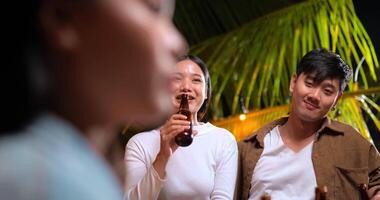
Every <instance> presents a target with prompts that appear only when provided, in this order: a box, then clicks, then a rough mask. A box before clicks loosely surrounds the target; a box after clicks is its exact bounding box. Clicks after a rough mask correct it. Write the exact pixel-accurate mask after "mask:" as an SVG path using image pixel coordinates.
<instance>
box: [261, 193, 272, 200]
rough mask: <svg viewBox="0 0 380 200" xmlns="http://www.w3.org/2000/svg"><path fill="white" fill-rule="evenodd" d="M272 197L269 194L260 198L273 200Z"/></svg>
mask: <svg viewBox="0 0 380 200" xmlns="http://www.w3.org/2000/svg"><path fill="white" fill-rule="evenodd" d="M271 199H272V198H271V197H270V196H269V195H268V194H264V195H263V196H261V198H260V200H271Z"/></svg>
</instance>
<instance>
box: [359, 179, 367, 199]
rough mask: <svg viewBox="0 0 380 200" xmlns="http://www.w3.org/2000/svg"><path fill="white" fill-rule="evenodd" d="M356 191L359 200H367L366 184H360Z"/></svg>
mask: <svg viewBox="0 0 380 200" xmlns="http://www.w3.org/2000/svg"><path fill="white" fill-rule="evenodd" d="M358 189H359V196H360V200H369V196H368V194H367V190H368V187H367V184H364V183H363V184H360V185H359V186H358Z"/></svg>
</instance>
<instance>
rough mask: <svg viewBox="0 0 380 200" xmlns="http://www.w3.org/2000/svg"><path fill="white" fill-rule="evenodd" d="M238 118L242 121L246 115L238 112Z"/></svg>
mask: <svg viewBox="0 0 380 200" xmlns="http://www.w3.org/2000/svg"><path fill="white" fill-rule="evenodd" d="M239 119H240V120H241V121H244V120H245V119H247V116H246V115H245V114H240V116H239Z"/></svg>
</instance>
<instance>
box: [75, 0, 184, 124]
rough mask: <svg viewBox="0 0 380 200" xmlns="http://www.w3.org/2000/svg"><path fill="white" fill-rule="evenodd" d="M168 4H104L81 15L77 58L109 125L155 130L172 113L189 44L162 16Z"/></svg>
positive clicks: (106, 0)
mask: <svg viewBox="0 0 380 200" xmlns="http://www.w3.org/2000/svg"><path fill="white" fill-rule="evenodd" d="M167 3H170V1H157V2H146V1H144V0H103V1H95V3H94V4H93V5H89V6H87V7H86V8H85V9H82V10H80V12H78V13H76V14H77V16H76V19H74V26H75V29H74V30H75V33H76V34H77V36H78V44H77V46H76V48H75V49H74V50H73V53H72V56H73V57H75V60H76V61H75V62H76V63H77V66H79V67H80V69H79V70H78V71H80V72H79V73H80V74H82V75H83V77H80V78H81V79H82V80H81V81H82V86H81V87H82V88H83V92H84V93H86V95H88V98H89V99H90V100H91V101H92V103H93V104H94V105H96V109H98V110H99V114H100V115H103V116H102V117H103V118H104V119H105V120H109V121H111V122H117V121H119V122H126V121H135V122H138V123H144V124H151V123H156V122H157V120H161V118H162V117H163V116H165V115H166V114H168V113H171V112H172V110H171V109H172V106H171V101H170V96H171V95H170V75H171V74H172V72H173V71H174V69H175V64H176V56H178V54H182V53H184V50H185V43H184V40H183V38H182V36H181V35H180V34H179V33H178V31H177V30H176V29H175V28H174V26H173V24H172V22H171V16H168V15H166V14H165V13H164V14H163V12H160V7H165V6H166V4H167Z"/></svg>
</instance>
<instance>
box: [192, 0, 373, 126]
mask: <svg viewBox="0 0 380 200" xmlns="http://www.w3.org/2000/svg"><path fill="white" fill-rule="evenodd" d="M317 47H324V48H328V49H331V50H333V51H336V52H338V53H339V54H340V55H341V56H342V58H343V59H344V60H346V61H347V63H348V64H349V65H351V66H356V65H357V63H359V62H360V59H361V58H362V57H364V58H365V67H363V68H361V69H360V75H361V76H360V78H361V79H360V83H361V84H362V85H363V88H368V80H367V78H370V79H372V80H374V81H376V80H377V77H376V71H375V70H376V69H378V66H379V64H378V60H377V57H376V54H375V52H374V48H373V45H372V43H371V40H370V38H369V36H368V34H367V33H366V31H365V29H364V28H363V26H362V24H361V22H360V21H359V19H358V17H357V16H356V14H355V10H354V7H353V4H352V1H351V0H310V1H306V2H301V3H298V4H295V5H292V6H290V7H287V8H284V9H281V10H278V11H275V12H273V13H270V14H268V15H265V16H263V17H261V18H258V19H256V20H254V21H252V22H250V23H248V24H246V25H244V26H242V27H240V28H238V29H236V30H234V31H231V32H229V33H227V34H225V35H222V36H219V37H215V38H211V39H209V40H206V41H204V42H202V43H200V44H198V45H195V46H193V47H192V48H191V52H192V53H193V54H195V55H198V56H200V57H201V58H203V59H204V60H205V61H206V62H207V65H208V67H209V69H210V74H211V77H212V84H213V85H212V86H213V89H214V96H213V102H212V104H211V110H212V113H213V118H214V119H216V118H221V117H225V116H227V115H228V114H237V113H239V112H240V111H239V97H240V96H243V97H244V102H245V106H246V108H248V109H250V110H256V109H261V108H266V107H272V106H276V105H283V104H284V103H288V99H289V98H288V87H289V80H290V77H291V73H292V72H294V71H295V67H296V64H297V62H298V61H299V60H300V58H301V57H302V56H303V55H304V54H305V53H307V52H308V51H310V50H311V49H314V48H317ZM367 74H369V76H368V75H367ZM349 90H352V84H350V86H349ZM221 101H225V102H224V103H223V105H222V102H221ZM225 105H227V107H228V108H229V111H230V113H223V109H222V106H225Z"/></svg>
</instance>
